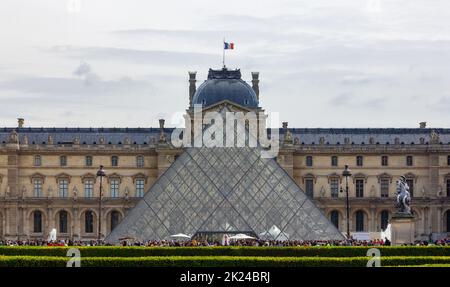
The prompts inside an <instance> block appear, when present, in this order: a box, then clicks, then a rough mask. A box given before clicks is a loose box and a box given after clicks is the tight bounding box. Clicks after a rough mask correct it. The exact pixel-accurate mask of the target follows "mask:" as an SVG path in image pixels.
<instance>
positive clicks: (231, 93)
mask: <svg viewBox="0 0 450 287" xmlns="http://www.w3.org/2000/svg"><path fill="white" fill-rule="evenodd" d="M223 100H228V101H230V102H233V103H236V104H238V105H241V106H244V107H247V108H251V109H254V108H257V107H258V99H257V97H256V94H255V92H254V91H253V89H252V87H251V86H250V85H249V84H247V83H246V82H245V81H243V80H242V79H241V71H240V70H239V69H237V70H228V69H227V68H223V69H221V70H212V69H209V72H208V79H207V80H206V81H205V82H204V83H203V84H201V85H200V87H198V89H197V91H196V92H195V94H194V97H193V100H192V104H193V105H196V104H199V105H203V106H204V107H207V106H211V105H213V104H216V103H218V102H221V101H223Z"/></svg>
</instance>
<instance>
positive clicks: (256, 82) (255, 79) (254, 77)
mask: <svg viewBox="0 0 450 287" xmlns="http://www.w3.org/2000/svg"><path fill="white" fill-rule="evenodd" d="M252 88H253V91H254V92H255V94H256V98H257V99H258V101H259V72H252Z"/></svg>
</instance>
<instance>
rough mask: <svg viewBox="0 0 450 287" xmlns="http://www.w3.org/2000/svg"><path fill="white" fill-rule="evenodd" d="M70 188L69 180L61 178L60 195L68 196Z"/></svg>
mask: <svg viewBox="0 0 450 287" xmlns="http://www.w3.org/2000/svg"><path fill="white" fill-rule="evenodd" d="M68 190H69V182H68V181H67V179H60V180H59V197H67V196H68Z"/></svg>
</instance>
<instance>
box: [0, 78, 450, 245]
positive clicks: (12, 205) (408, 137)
mask: <svg viewBox="0 0 450 287" xmlns="http://www.w3.org/2000/svg"><path fill="white" fill-rule="evenodd" d="M219 71H220V70H219ZM219 71H214V70H210V75H211V78H210V77H209V78H208V80H207V81H205V83H203V84H202V85H201V86H199V87H198V88H197V86H196V74H195V73H194V72H190V73H189V103H190V106H189V108H188V110H187V112H188V113H189V112H190V111H191V110H192V107H193V105H194V104H202V105H203V106H205V107H207V108H208V109H215V108H216V107H218V106H221V105H224V104H226V105H230V106H234V107H236V108H237V109H239V110H241V111H254V110H258V111H262V109H261V108H260V107H259V78H258V77H259V74H258V73H256V72H254V73H252V81H251V84H252V85H251V86H250V85H248V84H247V83H245V82H244V81H242V80H241V79H240V72H239V74H238V76H236V75H237V74H234V75H235V76H236V78H233V77H234V76H233V77H231V78H230V79H229V81H230V83H229V85H224V86H221V85H219V84H217V83H214V77H215V76H217V75H215V74H214V73H219V76H220V72H219ZM236 71H239V70H236ZM171 131H172V129H171V128H166V127H164V120H160V127H159V128H31V127H27V126H26V125H25V123H24V120H23V119H19V120H18V126H16V127H5V128H0V238H1V239H12V240H17V239H20V240H24V239H46V238H47V237H48V235H49V232H50V230H51V229H53V228H56V230H57V234H58V238H62V239H73V240H94V239H97V237H98V221H99V214H101V216H100V217H101V220H102V224H101V227H102V228H101V229H102V230H101V237H102V238H103V237H104V236H106V235H107V234H109V233H110V231H111V230H112V229H113V228H114V227H115V226H117V225H118V223H119V222H120V221H121V220H122V219H123V218H124V216H125V215H126V214H127V212H128V211H129V210H130V209H131V208H132V207H133V206H135V205H136V204H137V202H138V201H139V199H140V198H142V196H143V195H144V193H145V192H146V191H147V190H148V189H149V188H150V187H151V186H152V184H153V183H154V182H155V180H156V179H157V178H158V177H159V176H160V175H161V174H162V173H164V171H165V170H166V169H167V168H168V167H169V166H170V165H171V164H172V163H173V162H174V161H175V160H176V158H177V156H179V155H180V154H181V153H182V152H183V149H182V148H173V147H172V146H171V145H170V144H168V138H170V137H169V135H170V133H171ZM280 133H281V136H280V138H281V148H280V151H279V154H278V156H277V158H276V159H277V162H278V163H279V164H280V166H281V167H283V169H284V170H285V171H286V172H287V173H288V174H289V175H290V176H291V177H292V178H293V179H294V180H295V182H296V183H297V184H298V185H299V187H300V188H301V189H302V190H303V191H304V192H305V193H306V194H307V195H308V196H310V197H311V198H312V199H313V201H314V202H315V204H316V205H317V206H318V207H319V208H321V209H322V210H323V212H324V213H325V215H326V216H327V217H328V218H329V219H330V221H331V222H332V223H333V224H335V225H336V226H337V227H338V228H339V230H340V231H341V232H343V233H345V231H346V224H347V220H349V221H350V229H351V231H352V232H379V231H381V230H382V229H384V228H385V227H386V226H387V223H388V221H389V218H390V216H391V215H392V214H393V212H394V207H393V205H394V196H395V192H396V190H395V186H396V180H397V179H398V177H399V176H400V175H405V176H406V178H407V180H408V184H409V185H410V188H411V191H412V210H413V212H414V215H415V216H416V223H415V236H416V238H417V239H428V238H430V237H436V236H446V235H448V234H450V129H443V128H427V127H426V124H425V123H421V124H420V127H419V128H370V129H358V128H354V129H332V128H318V129H309V128H289V127H288V124H287V123H284V124H283V127H280ZM346 164H348V165H349V167H350V169H351V170H352V173H353V175H352V177H351V178H350V180H349V190H350V218H346V205H345V192H342V191H341V188H345V179H344V178H343V177H342V170H343V169H344V165H346ZM100 165H103V166H104V167H105V170H106V178H104V179H103V187H104V189H103V190H104V192H103V196H102V203H101V206H102V208H101V210H100V208H99V206H100V205H99V198H100V197H99V184H100V183H99V181H100V180H99V178H97V177H96V172H97V170H98V168H99V166H100Z"/></svg>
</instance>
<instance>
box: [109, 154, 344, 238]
mask: <svg viewBox="0 0 450 287" xmlns="http://www.w3.org/2000/svg"><path fill="white" fill-rule="evenodd" d="M231 231H250V232H252V233H253V234H254V235H256V236H258V237H260V238H264V239H279V240H286V239H290V240H335V239H343V236H342V234H341V233H340V232H339V231H338V229H337V228H336V227H335V226H334V225H333V224H332V223H331V222H330V221H329V220H328V219H327V218H326V217H325V216H324V214H323V213H322V211H321V210H320V209H319V208H317V207H316V206H315V205H314V203H313V202H312V201H311V200H310V199H309V198H308V197H307V196H306V195H305V193H304V192H303V191H302V190H301V189H300V188H299V186H298V185H297V184H296V183H295V182H294V181H293V180H292V178H291V177H290V176H289V175H288V174H287V173H286V172H285V170H283V169H282V168H281V167H280V166H279V164H278V163H277V162H276V160H275V159H267V158H262V157H261V156H260V149H259V148H252V147H215V148H210V147H199V148H195V147H191V148H186V149H185V152H184V153H183V154H181V155H180V156H179V157H178V158H177V159H176V161H175V162H174V163H173V164H172V165H171V166H170V167H169V168H168V169H167V170H166V172H164V173H163V174H162V175H161V176H160V178H159V179H158V180H157V181H156V182H155V183H154V185H153V186H152V187H151V188H150V190H149V191H148V192H147V193H146V194H145V196H144V198H143V199H142V200H141V201H140V202H139V203H138V204H137V205H136V206H135V207H134V208H133V209H132V210H130V212H129V213H128V214H127V216H126V217H125V218H124V219H123V220H122V222H121V223H120V224H119V225H118V226H117V227H116V228H115V229H114V230H113V231H112V232H111V233H110V234H109V235H108V236H107V238H106V241H107V242H111V243H117V242H119V241H120V238H124V237H131V238H134V239H136V240H141V241H147V240H163V239H168V238H169V236H170V235H173V234H177V233H184V234H191V235H193V234H195V233H196V232H224V233H226V232H231Z"/></svg>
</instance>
